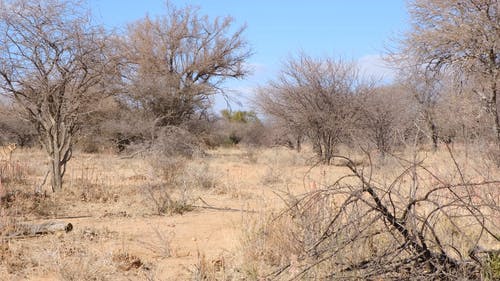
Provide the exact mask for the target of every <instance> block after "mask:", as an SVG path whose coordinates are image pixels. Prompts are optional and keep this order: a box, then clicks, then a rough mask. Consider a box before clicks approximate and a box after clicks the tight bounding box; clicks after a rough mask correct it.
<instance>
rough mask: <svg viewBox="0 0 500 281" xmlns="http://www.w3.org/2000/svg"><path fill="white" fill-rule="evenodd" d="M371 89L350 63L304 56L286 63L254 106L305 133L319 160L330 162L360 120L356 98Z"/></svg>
mask: <svg viewBox="0 0 500 281" xmlns="http://www.w3.org/2000/svg"><path fill="white" fill-rule="evenodd" d="M370 89H371V84H368V83H364V82H363V81H362V80H361V79H360V78H359V75H358V69H357V67H356V65H355V64H354V63H352V62H345V61H343V60H341V59H338V60H335V59H332V58H321V59H315V58H312V57H310V56H307V55H306V54H303V53H302V54H300V55H299V56H297V57H296V58H290V59H289V60H288V61H287V62H286V63H285V64H284V66H283V69H282V70H281V72H280V74H279V76H278V78H277V79H275V80H274V81H271V82H270V83H269V85H268V86H266V87H263V88H261V89H260V90H259V91H258V95H257V98H256V104H257V105H258V106H259V107H260V108H261V110H262V111H263V112H264V113H266V114H268V115H271V116H274V117H275V118H277V119H280V120H282V122H283V124H287V126H289V127H291V128H294V130H295V131H297V132H304V133H305V134H307V136H308V138H309V140H310V141H311V142H312V143H313V145H314V147H315V149H316V152H317V154H318V156H319V157H320V159H321V161H322V162H324V163H330V159H331V157H332V155H333V153H334V150H335V148H336V145H337V144H339V143H340V142H342V141H345V140H346V139H347V138H348V137H349V135H350V130H351V129H352V124H353V123H354V122H355V121H356V119H357V118H358V113H359V110H358V109H359V108H358V107H359V104H358V103H357V102H356V96H358V95H360V94H361V93H362V92H366V91H369V90H370Z"/></svg>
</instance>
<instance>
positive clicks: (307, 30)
mask: <svg viewBox="0 0 500 281" xmlns="http://www.w3.org/2000/svg"><path fill="white" fill-rule="evenodd" d="M171 2H172V3H174V4H175V5H176V6H177V7H183V6H185V5H191V6H196V7H199V8H200V14H204V15H208V16H210V17H212V18H214V17H217V16H232V17H233V18H234V19H235V26H240V25H242V24H246V25H247V30H246V33H245V38H246V39H247V40H248V42H249V43H250V46H251V47H252V50H253V51H254V53H255V54H254V55H253V56H252V57H251V59H250V60H249V64H250V65H251V66H252V68H253V70H254V71H253V74H252V75H251V76H249V77H248V78H247V79H244V80H243V81H232V82H230V83H227V84H226V86H227V88H230V89H232V90H233V91H234V92H235V93H237V96H239V98H238V99H239V100H240V102H241V103H243V104H245V103H246V97H249V96H251V93H252V89H254V88H255V87H257V86H258V85H263V84H265V83H266V82H267V81H268V80H270V79H273V78H274V76H275V75H276V73H277V72H278V71H279V68H280V64H281V62H282V61H283V60H284V59H286V58H287V57H289V56H290V55H293V54H296V53H297V52H298V51H304V52H305V53H307V54H310V55H312V56H335V57H338V56H341V57H343V58H346V59H354V60H357V61H358V62H359V64H360V66H361V67H362V69H363V70H364V71H365V72H366V73H367V74H374V75H377V76H384V78H385V79H386V80H390V79H391V71H390V70H389V69H387V68H384V67H383V62H382V60H381V59H380V55H381V54H382V53H383V51H384V46H386V45H387V44H389V43H390V38H391V37H395V36H397V35H398V34H400V33H401V32H403V31H404V30H405V29H406V28H407V27H408V22H407V17H408V16H407V12H406V4H405V2H406V1H404V0H308V1H305V0H302V1H299V0H288V1H285V0H267V1H265V0H253V1H251V0H247V1H243V0H204V1H203V0H187V1H181V0H173V1H171ZM90 4H91V9H92V13H93V15H94V17H95V18H96V20H97V21H99V22H101V23H103V24H104V25H105V26H107V27H109V28H123V27H124V26H125V25H126V23H128V22H132V21H134V20H137V19H139V18H141V17H143V16H144V15H146V14H149V15H150V16H155V15H160V14H162V13H164V11H165V2H164V1H163V0H143V1H133V0H90ZM216 107H217V109H220V108H224V107H225V103H224V102H222V101H221V99H217V101H216ZM232 107H233V108H239V106H238V105H237V104H236V103H233V104H232ZM244 108H247V107H246V106H245V107H244Z"/></svg>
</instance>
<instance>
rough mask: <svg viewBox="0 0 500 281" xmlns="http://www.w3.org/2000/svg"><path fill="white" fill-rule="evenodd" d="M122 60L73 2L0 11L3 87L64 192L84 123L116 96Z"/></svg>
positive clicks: (22, 3)
mask: <svg viewBox="0 0 500 281" xmlns="http://www.w3.org/2000/svg"><path fill="white" fill-rule="evenodd" d="M118 62H119V60H118V59H116V57H115V56H113V53H112V52H110V51H109V49H108V38H107V37H106V35H105V34H104V32H103V31H102V30H101V29H99V28H97V27H94V26H92V25H91V22H90V19H89V17H88V13H87V11H86V10H85V9H84V8H82V6H81V5H80V3H78V2H76V1H72V0H67V1H66V0H48V1H45V0H43V1H42V0H13V1H3V2H2V6H1V7H0V87H1V89H2V91H3V93H4V94H7V95H9V96H11V97H12V98H13V100H14V101H15V103H17V104H18V105H19V106H20V107H21V108H23V109H24V117H25V118H26V119H27V120H29V121H30V122H31V123H32V124H34V126H35V127H36V130H37V132H38V134H39V139H40V142H41V144H42V146H43V147H44V148H45V150H46V151H47V153H48V155H49V157H50V166H51V171H52V189H53V190H54V191H56V190H60V189H61V188H62V184H63V182H62V179H63V176H64V173H65V171H66V164H67V162H68V161H69V160H70V159H71V155H72V147H73V144H74V142H75V135H76V134H77V133H78V131H79V128H80V125H81V121H82V120H83V119H82V118H83V117H85V116H87V115H89V114H91V113H92V112H93V110H94V109H93V108H94V106H95V104H96V103H97V102H99V101H100V100H102V99H103V97H106V96H107V95H109V94H111V93H112V92H114V90H115V88H114V87H113V85H114V83H109V82H110V81H112V79H113V78H114V77H116V74H117V72H118V67H117V65H118Z"/></svg>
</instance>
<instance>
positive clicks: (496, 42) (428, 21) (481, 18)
mask: <svg viewBox="0 0 500 281" xmlns="http://www.w3.org/2000/svg"><path fill="white" fill-rule="evenodd" d="M499 9H500V5H499V3H498V1H497V0H464V1H455V0H412V1H410V3H409V11H410V16H411V23H412V29H411V30H410V31H409V32H408V33H407V35H406V36H405V38H404V39H403V52H402V53H404V54H406V55H408V56H409V57H413V58H418V60H419V63H420V64H422V65H424V66H426V67H427V68H428V69H431V70H433V71H443V70H446V71H453V72H455V73H456V74H457V76H458V77H459V78H460V79H462V80H463V79H466V78H467V79H470V82H469V83H471V82H472V83H475V85H476V87H475V88H474V91H475V92H476V93H477V94H478V95H479V97H480V98H481V100H482V101H483V102H484V105H485V112H487V113H488V115H489V116H490V120H491V124H492V127H493V131H494V136H495V138H496V142H497V144H498V146H499V149H500V117H499V102H498V97H497V96H498V91H499V90H498V87H499V86H498V82H499V81H500V50H499V46H500V20H499V18H500V15H499Z"/></svg>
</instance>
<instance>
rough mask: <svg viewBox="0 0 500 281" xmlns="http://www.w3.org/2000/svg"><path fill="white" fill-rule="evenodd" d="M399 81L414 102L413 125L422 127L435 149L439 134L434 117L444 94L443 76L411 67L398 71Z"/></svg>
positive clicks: (418, 67)
mask: <svg viewBox="0 0 500 281" xmlns="http://www.w3.org/2000/svg"><path fill="white" fill-rule="evenodd" d="M399 80H400V82H399V83H400V84H401V85H404V87H405V91H406V92H407V93H408V94H409V95H410V96H411V97H412V98H413V101H414V102H415V105H416V108H417V111H418V116H416V117H417V118H416V120H415V124H417V126H420V125H421V124H422V125H423V128H421V130H422V131H424V132H426V135H427V136H428V137H429V139H430V140H431V142H432V145H433V148H434V149H437V147H438V143H439V137H440V134H439V128H438V125H437V121H436V118H437V116H436V115H438V114H439V112H438V109H437V107H438V103H439V99H440V97H441V96H442V95H443V92H444V86H443V84H444V83H446V81H445V76H444V75H439V73H434V72H431V71H426V70H425V69H423V68H421V67H420V66H412V67H406V68H403V69H402V70H401V71H400V73H399Z"/></svg>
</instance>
